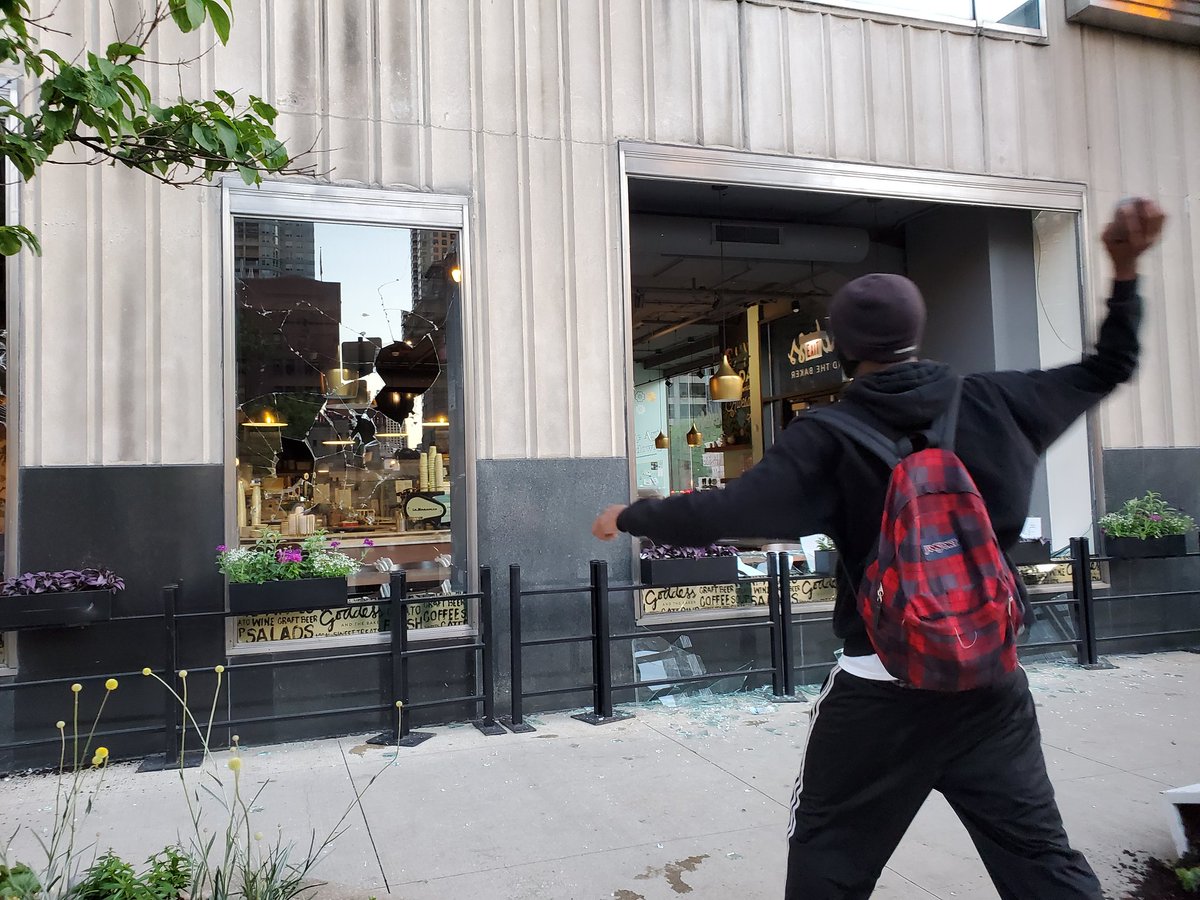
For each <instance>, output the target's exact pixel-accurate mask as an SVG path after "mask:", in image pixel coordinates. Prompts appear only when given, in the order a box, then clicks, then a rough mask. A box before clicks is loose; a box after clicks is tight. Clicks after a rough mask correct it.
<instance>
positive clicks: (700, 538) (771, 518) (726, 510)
mask: <svg viewBox="0 0 1200 900" xmlns="http://www.w3.org/2000/svg"><path fill="white" fill-rule="evenodd" d="M833 447H834V441H833V439H832V437H831V436H830V435H829V433H828V432H827V431H826V430H825V429H823V428H821V427H820V426H819V425H816V424H815V423H812V422H809V421H805V420H804V419H797V420H795V422H793V424H792V426H791V427H789V428H787V429H785V430H784V432H783V434H782V435H780V439H779V441H778V442H777V443H776V444H775V446H773V447H772V448H771V449H770V450H768V451H767V453H766V454H765V455H764V456H763V458H762V460H761V461H760V462H759V463H758V464H757V465H755V466H754V467H753V468H751V469H750V470H749V471H748V472H746V473H745V474H744V475H742V476H741V477H740V478H737V479H735V480H734V481H731V482H730V483H729V485H728V487H726V488H724V489H723V490H718V491H699V492H695V493H690V494H679V495H676V496H674V497H669V498H667V499H665V500H639V501H638V502H637V503H635V504H633V505H632V506H610V507H609V508H608V509H606V510H605V511H604V512H602V513H601V514H600V516H599V518H597V519H596V523H595V525H593V527H592V533H593V534H594V535H595V536H596V537H598V538H599V539H601V540H604V541H611V540H612V539H613V538H615V537H616V536H617V535H618V534H619V533H620V532H622V531H623V532H625V533H627V534H632V535H635V536H638V537H648V538H650V539H651V540H653V541H655V542H656V543H662V544H675V545H677V546H683V547H704V546H707V545H709V544H711V543H713V542H714V541H717V540H721V539H722V538H734V537H761V538H773V537H774V538H788V539H792V540H794V539H796V538H797V537H800V536H801V535H805V534H813V533H815V532H819V531H821V530H822V528H823V527H824V526H823V523H825V522H828V521H829V516H830V511H831V508H832V504H833V494H832V492H831V491H830V490H828V489H827V485H828V484H829V481H830V479H829V478H827V477H822V476H824V475H825V474H826V473H827V471H828V470H827V467H828V465H829V462H830V460H832V459H833Z"/></svg>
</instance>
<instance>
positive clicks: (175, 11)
mask: <svg viewBox="0 0 1200 900" xmlns="http://www.w3.org/2000/svg"><path fill="white" fill-rule="evenodd" d="M171 18H172V20H174V22H175V27H177V28H178V29H179V30H180V31H184V32H186V31H191V30H192V20H191V17H190V16H189V15H188V11H187V0H171Z"/></svg>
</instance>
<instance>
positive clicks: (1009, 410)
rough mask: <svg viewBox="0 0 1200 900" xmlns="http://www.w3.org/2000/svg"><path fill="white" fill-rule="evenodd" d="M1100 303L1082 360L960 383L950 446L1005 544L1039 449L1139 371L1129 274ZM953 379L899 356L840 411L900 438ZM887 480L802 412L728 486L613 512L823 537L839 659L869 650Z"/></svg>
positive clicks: (1023, 506)
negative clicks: (865, 599) (868, 590)
mask: <svg viewBox="0 0 1200 900" xmlns="http://www.w3.org/2000/svg"><path fill="white" fill-rule="evenodd" d="M1108 308H1109V313H1108V316H1107V317H1106V319H1105V321H1104V324H1103V325H1102V326H1101V328H1100V337H1099V340H1098V341H1097V344H1096V349H1095V351H1094V352H1093V353H1091V354H1089V355H1088V356H1085V357H1084V358H1083V360H1082V361H1080V362H1078V363H1074V364H1072V365H1069V366H1063V367H1061V368H1057V369H1049V370H1046V371H1032V372H985V373H980V374H976V375H968V376H967V377H966V378H964V379H963V389H962V401H961V406H960V408H959V418H958V431H957V433H956V437H955V451H956V452H957V453H958V455H959V457H960V458H961V459H962V461H963V464H964V465H965V466H966V467H967V469H968V471H970V473H971V475H972V476H973V477H974V479H975V483H976V485H978V487H979V491H980V493H981V494H982V495H983V499H984V502H985V503H986V504H987V508H988V512H989V514H990V515H991V518H992V525H993V527H994V528H995V530H996V535H997V537H998V538H999V540H1000V546H1001V547H1003V548H1005V549H1006V550H1007V549H1008V548H1010V547H1012V545H1013V544H1015V543H1016V542H1017V540H1018V539H1019V536H1020V533H1021V529H1022V527H1023V526H1024V523H1025V518H1026V516H1027V515H1028V513H1029V500H1030V495H1031V493H1032V490H1033V479H1034V473H1035V470H1036V468H1037V464H1038V460H1039V459H1040V458H1041V456H1042V454H1044V453H1045V452H1046V449H1047V448H1048V447H1049V446H1050V445H1051V444H1052V443H1054V441H1056V440H1057V439H1058V438H1059V437H1060V436H1061V435H1062V434H1063V432H1065V431H1066V430H1067V428H1069V427H1070V425H1071V424H1072V423H1073V422H1074V421H1075V420H1076V419H1078V418H1079V417H1080V416H1082V415H1083V414H1084V413H1085V412H1087V410H1088V409H1090V408H1091V407H1092V406H1094V405H1095V404H1096V403H1098V402H1099V401H1100V400H1101V399H1103V398H1104V397H1105V396H1107V395H1108V394H1109V393H1110V392H1111V391H1112V390H1113V388H1115V387H1116V386H1117V385H1119V384H1121V383H1122V382H1124V381H1127V380H1128V379H1129V378H1130V377H1131V376H1132V375H1133V372H1134V370H1135V368H1136V367H1137V358H1138V338H1137V332H1138V326H1139V324H1140V322H1141V309H1142V306H1141V300H1140V298H1139V297H1138V294H1137V282H1136V281H1124V282H1116V283H1115V284H1114V285H1113V294H1112V297H1111V299H1110V300H1109V301H1108ZM954 383H955V376H954V375H953V374H951V372H950V369H949V367H948V366H946V365H944V364H942V363H937V362H931V361H925V360H923V361H918V362H908V363H900V364H898V365H895V366H890V367H888V368H887V369H883V370H881V371H878V372H875V373H873V374H871V375H867V376H865V377H863V378H859V379H856V380H855V381H853V382H852V383H851V384H849V385H848V386H847V387H846V390H845V391H844V393H843V398H842V400H841V407H842V408H843V409H845V410H847V411H849V412H851V413H853V414H854V415H856V416H860V417H861V418H863V419H864V420H866V421H868V422H870V423H871V424H872V425H873V426H874V427H876V428H879V429H880V430H883V431H884V432H885V433H890V436H891V437H893V438H894V439H899V438H901V437H904V436H905V435H908V434H913V433H915V432H918V431H920V430H922V429H925V428H928V427H929V425H930V424H931V423H932V422H933V420H934V419H936V418H937V417H938V415H939V414H941V412H942V411H943V410H945V408H946V406H947V405H948V403H949V401H950V397H951V395H952V392H953V389H954ZM889 476H890V472H889V471H888V468H887V466H886V465H884V463H883V462H882V461H881V460H879V459H878V458H876V457H874V456H872V455H871V454H870V453H868V452H867V451H865V450H863V449H862V448H861V447H860V446H859V445H858V444H856V443H854V442H853V441H852V440H851V439H850V438H848V437H846V436H845V435H844V434H842V433H841V432H839V431H836V430H835V429H834V428H832V426H830V425H828V424H826V423H822V422H820V421H817V420H815V419H813V418H811V417H808V416H804V415H800V416H798V417H797V418H796V419H794V420H793V421H792V422H791V424H790V425H789V426H788V427H787V428H786V429H785V430H784V432H783V434H782V435H780V438H779V440H778V441H777V442H776V443H775V445H774V446H773V447H771V449H770V450H769V451H768V452H767V453H766V454H765V455H764V456H763V459H762V460H761V461H760V462H759V463H758V464H757V465H755V466H754V467H753V468H751V469H750V470H749V471H748V472H746V473H745V474H744V475H743V476H742V477H740V478H738V479H737V480H735V481H733V482H731V483H730V484H729V486H728V487H727V488H726V489H725V490H720V491H701V492H698V493H691V494H682V495H678V496H675V497H671V498H668V499H665V500H641V501H639V502H637V503H635V504H633V505H632V506H630V507H629V508H628V509H626V510H625V511H624V512H623V513H622V514H621V516H620V518H619V519H618V526H619V527H620V529H621V530H622V531H625V532H627V533H629V534H633V535H638V536H643V537H648V538H651V539H652V540H654V541H656V542H658V543H665V544H675V545H679V546H706V545H708V544H711V543H712V542H713V541H716V540H720V539H723V538H733V537H747V538H748V537H755V538H774V539H782V540H796V539H797V538H798V537H800V536H803V535H808V534H827V535H829V536H830V537H831V538H832V539H833V541H834V543H835V544H837V547H838V550H839V552H840V553H841V556H842V558H843V560H844V561H845V563H846V566H847V568H848V569H849V570H850V575H851V576H852V577H853V579H854V583H853V584H847V583H845V582H846V579H844V578H842V579H840V581H841V583H840V584H839V591H838V598H837V604H836V608H835V610H834V615H833V627H834V632H835V633H836V634H837V635H838V637H840V638H842V639H843V640H844V641H845V653H846V655H847V656H868V655H870V654H871V653H873V652H874V650H873V648H872V647H871V644H870V641H869V640H868V639H867V636H866V632H865V629H864V626H863V623H862V620H861V618H860V617H859V615H858V611H857V609H856V608H855V602H854V596H853V595H854V587H855V586H857V583H858V581H859V580H861V577H862V571H863V569H864V567H865V565H866V563H867V560H868V558H869V556H870V554H871V553H872V551H873V550H874V548H875V546H876V545H877V543H878V540H879V527H880V521H881V519H882V516H883V500H884V495H885V493H886V490H887V482H888V478H889ZM1026 621H1029V618H1027V619H1026Z"/></svg>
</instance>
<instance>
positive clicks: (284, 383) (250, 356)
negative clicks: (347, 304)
mask: <svg viewBox="0 0 1200 900" xmlns="http://www.w3.org/2000/svg"><path fill="white" fill-rule="evenodd" d="M238 304H239V306H240V307H241V310H240V311H239V315H238V387H239V395H240V396H239V397H238V401H239V402H241V403H244V402H246V401H248V400H254V399H255V398H258V397H263V396H265V395H268V394H274V393H292V394H314V393H315V394H320V393H323V391H322V386H321V376H322V373H324V372H328V371H329V370H331V369H334V368H337V366H338V351H339V349H340V341H339V337H340V335H339V330H340V326H341V316H342V286H341V285H340V284H338V283H326V282H321V281H314V280H313V279H311V278H298V277H294V276H282V277H271V278H265V279H249V280H245V281H242V282H241V283H240V284H239V289H238Z"/></svg>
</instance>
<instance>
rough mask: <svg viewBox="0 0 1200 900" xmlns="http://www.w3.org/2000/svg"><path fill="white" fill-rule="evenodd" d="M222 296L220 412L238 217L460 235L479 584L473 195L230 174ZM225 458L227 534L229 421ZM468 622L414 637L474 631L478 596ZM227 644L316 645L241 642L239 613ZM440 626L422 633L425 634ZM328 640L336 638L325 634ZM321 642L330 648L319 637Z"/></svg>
mask: <svg viewBox="0 0 1200 900" xmlns="http://www.w3.org/2000/svg"><path fill="white" fill-rule="evenodd" d="M220 187H221V235H220V238H221V279H222V287H221V300H222V304H223V314H222V326H223V330H224V334H223V339H222V358H223V359H224V360H226V365H224V366H223V367H222V381H223V385H222V402H223V406H222V411H223V414H228V411H229V410H232V409H233V408H234V406H235V405H236V403H237V383H236V382H237V367H236V365H234V364H233V361H234V360H235V359H236V352H237V348H236V322H235V312H236V309H235V303H234V281H235V279H234V277H233V259H234V245H233V240H234V235H233V231H234V228H233V221H234V218H235V217H238V216H246V217H253V218H281V219H291V220H299V221H306V222H334V223H345V224H351V225H383V226H391V227H397V228H419V229H434V230H438V229H444V230H453V231H458V233H459V267H460V268H461V269H462V273H463V279H462V283H461V284H460V285H459V302H460V303H461V304H462V305H463V308H462V316H461V318H462V335H461V340H462V351H463V352H462V361H463V362H462V365H463V373H462V385H463V398H462V400H463V411H462V427H463V430H464V433H463V445H464V448H465V453H464V457H465V459H464V460H463V467H464V471H463V474H464V482H465V483H464V488H463V490H464V493H465V495H466V497H467V502H466V519H467V528H466V534H467V546H466V555H465V559H466V561H465V567H466V572H465V578H466V591H467V592H468V593H471V592H474V591H476V590H478V587H479V585H478V578H479V571H478V559H479V510H478V508H477V504H476V503H475V502H474V497H475V486H476V460H477V458H478V446H479V445H478V427H477V423H476V420H475V415H474V411H475V410H477V409H478V408H479V407H478V404H477V403H476V396H475V394H476V387H475V386H476V384H477V379H476V378H475V369H476V365H475V354H474V350H473V348H474V347H475V346H476V335H475V327H476V324H475V320H474V319H475V317H474V316H473V315H472V314H471V309H472V300H473V297H474V293H473V280H472V271H473V270H472V266H471V258H472V253H471V244H472V234H471V222H470V198H468V197H467V196H465V195H461V194H435V193H426V192H421V191H416V190H408V189H401V188H396V189H388V188H368V187H359V186H346V185H331V184H322V183H319V182H313V181H284V180H280V181H271V180H267V181H263V182H262V183H261V184H259V185H247V184H246V183H245V182H244V181H242V180H241V179H240V178H237V177H234V176H227V177H225V178H223V179H221V183H220ZM222 440H223V454H222V463H223V466H224V470H225V472H224V495H223V497H222V503H223V504H224V509H225V534H226V537H227V539H228V538H229V536H230V535H233V534H235V533H236V532H237V516H236V512H235V511H234V509H233V507H232V504H230V502H229V498H230V497H232V496H233V491H234V489H235V488H236V478H235V472H234V466H233V460H234V457H235V455H236V436H235V433H234V430H233V428H230V427H228V422H226V427H224V430H223V434H222ZM467 621H468V625H465V626H450V628H449V629H446V628H437V629H414V630H412V631H410V632H409V634H410V637H411V639H412V640H415V641H427V640H444V639H446V638H447V637H457V636H458V634H457V632H456V633H453V634H451V633H450V632H453V631H454V630H455V629H462V633H463V634H468V633H469V634H474V633H475V631H476V629H477V627H478V621H479V601H477V600H472V601H470V606H469V608H468V610H467ZM225 630H226V649H227V650H228V651H229V652H230V653H231V654H233V653H242V652H245V651H246V650H247V648H251V647H254V648H257V652H259V653H263V652H269V653H282V652H291V651H293V650H294V651H300V650H304V649H308V650H311V649H313V647H312V646H311V645H310V643H309V642H308V641H300V642H296V643H294V644H293V643H289V644H288V645H287V646H286V647H284V646H275V647H272V648H270V649H266V648H264V647H263V645H261V644H239V643H238V642H237V622H236V618H235V617H230V618H229V619H227V620H226V629H225ZM426 631H428V632H437V633H435V634H422V632H426ZM375 639H376V638H375V636H374V635H349V636H347V640H348V641H349V643H350V644H354V643H359V644H369V643H371V642H372V640H375ZM317 640H319V641H323V642H327V641H330V640H339V639H338V638H320V639H317ZM318 646H321V647H326V646H331V645H330V644H328V643H320V644H318Z"/></svg>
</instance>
